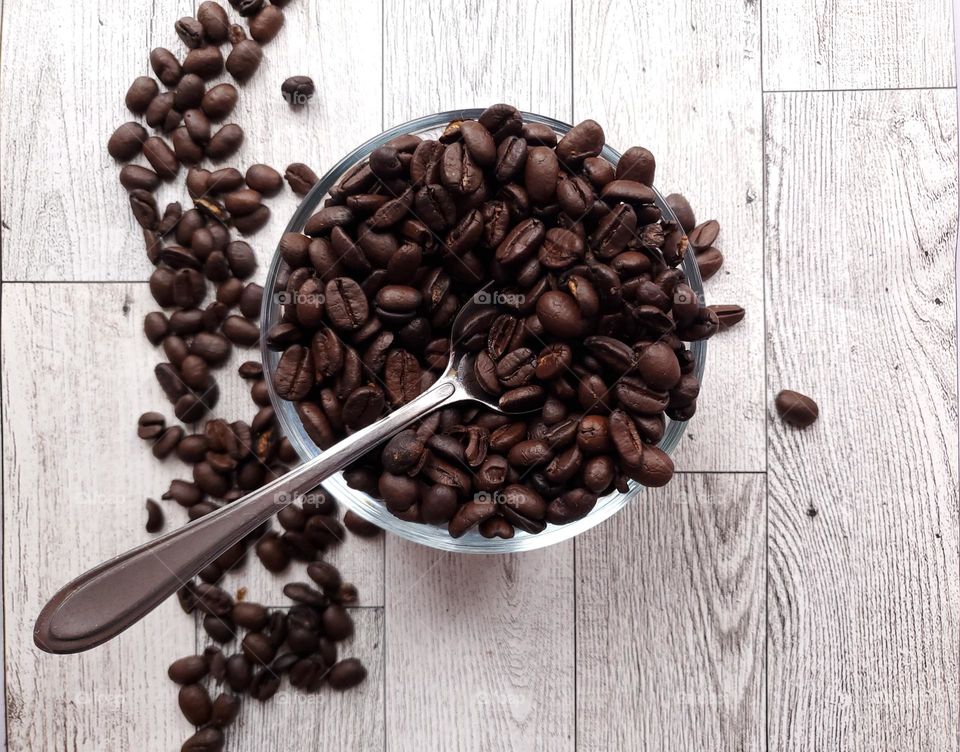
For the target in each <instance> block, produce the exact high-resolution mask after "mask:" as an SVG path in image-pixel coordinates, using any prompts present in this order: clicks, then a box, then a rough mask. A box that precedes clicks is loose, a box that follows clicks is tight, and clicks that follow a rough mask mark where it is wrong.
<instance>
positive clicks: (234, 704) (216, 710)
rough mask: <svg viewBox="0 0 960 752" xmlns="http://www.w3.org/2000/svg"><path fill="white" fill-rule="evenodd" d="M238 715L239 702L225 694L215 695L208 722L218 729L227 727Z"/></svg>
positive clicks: (232, 696)
mask: <svg viewBox="0 0 960 752" xmlns="http://www.w3.org/2000/svg"><path fill="white" fill-rule="evenodd" d="M239 714H240V701H239V700H238V699H237V698H236V697H235V696H234V695H228V694H227V693H226V692H224V693H221V694H219V695H217V699H215V700H214V701H213V706H212V707H211V710H210V722H211V723H212V724H213V725H214V726H217V727H218V728H223V727H224V726H229V725H230V724H231V723H233V722H234V721H235V720H236V718H237V716H238V715H239Z"/></svg>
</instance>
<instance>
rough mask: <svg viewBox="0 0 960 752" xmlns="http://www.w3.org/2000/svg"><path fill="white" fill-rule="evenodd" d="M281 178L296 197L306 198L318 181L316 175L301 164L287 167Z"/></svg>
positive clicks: (296, 163) (295, 163) (297, 163)
mask: <svg viewBox="0 0 960 752" xmlns="http://www.w3.org/2000/svg"><path fill="white" fill-rule="evenodd" d="M283 177H284V178H285V179H286V181H287V183H289V185H290V190H292V191H293V192H294V193H296V194H297V195H298V196H306V195H307V193H308V192H309V191H310V189H311V188H313V186H314V184H315V183H316V182H317V181H318V180H319V178H318V177H317V174H316V173H315V172H314V171H313V170H311V169H310V168H309V167H307V165H305V164H303V163H301V162H294V163H293V164H290V165H288V166H287V169H286V172H284V175H283Z"/></svg>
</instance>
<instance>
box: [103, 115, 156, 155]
mask: <svg viewBox="0 0 960 752" xmlns="http://www.w3.org/2000/svg"><path fill="white" fill-rule="evenodd" d="M146 140H147V131H146V130H145V129H144V127H143V126H142V125H140V124H139V123H124V124H123V125H121V126H120V127H119V128H117V129H116V130H115V131H114V132H113V135H111V136H110V140H109V141H107V151H108V152H109V153H110V156H111V157H113V158H114V159H116V160H118V161H121V162H126V161H127V160H129V159H133V158H134V157H135V156H137V154H139V153H140V151H141V150H142V149H143V145H144V143H145V142H146Z"/></svg>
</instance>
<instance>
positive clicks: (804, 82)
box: [747, 0, 956, 91]
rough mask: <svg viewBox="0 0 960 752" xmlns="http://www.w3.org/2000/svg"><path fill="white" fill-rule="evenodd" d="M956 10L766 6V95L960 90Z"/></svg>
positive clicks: (875, 4)
mask: <svg viewBox="0 0 960 752" xmlns="http://www.w3.org/2000/svg"><path fill="white" fill-rule="evenodd" d="M747 4H748V5H750V4H751V3H750V2H748V3H747ZM951 7H952V5H951V0H832V1H831V2H822V0H763V88H764V89H765V90H766V91H783V90H796V89H803V90H807V89H866V88H881V89H883V88H895V87H925V86H954V85H955V84H956V75H955V73H954V64H953V15H952V12H951Z"/></svg>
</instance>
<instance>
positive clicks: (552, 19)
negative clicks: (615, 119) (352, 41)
mask: <svg viewBox="0 0 960 752" xmlns="http://www.w3.org/2000/svg"><path fill="white" fill-rule="evenodd" d="M385 13H386V15H385V19H384V28H385V31H386V36H385V39H384V45H385V52H384V54H385V56H386V57H385V61H384V90H383V94H384V118H385V125H386V126H387V127H390V126H391V125H397V124H398V123H402V122H403V121H405V120H409V119H411V118H414V117H419V116H421V115H429V114H430V113H433V112H439V111H442V110H450V109H459V108H466V107H487V106H488V105H491V104H494V103H495V102H509V103H510V104H513V105H515V106H517V107H519V108H520V109H521V110H526V111H532V112H539V113H540V114H542V115H549V116H551V117H556V118H559V119H561V120H563V119H567V118H569V117H570V114H571V113H570V73H571V71H570V66H571V58H570V3H569V2H568V0H532V1H529V2H523V3H515V2H509V1H508V0H475V1H474V2H471V3H468V4H466V5H464V3H462V2H457V1H456V0H439V1H438V2H430V3H410V2H404V1H403V0H387V2H386V3H385Z"/></svg>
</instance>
